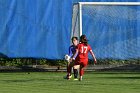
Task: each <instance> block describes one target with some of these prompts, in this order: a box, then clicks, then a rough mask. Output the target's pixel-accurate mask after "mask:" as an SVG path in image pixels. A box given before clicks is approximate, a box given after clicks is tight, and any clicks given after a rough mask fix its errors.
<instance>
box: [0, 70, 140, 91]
mask: <svg viewBox="0 0 140 93" xmlns="http://www.w3.org/2000/svg"><path fill="white" fill-rule="evenodd" d="M65 75H66V73H63V72H31V73H30V74H28V73H25V72H22V73H0V93H140V73H138V72H137V73H136V72H127V73H125V72H123V73H121V72H112V73H111V72H89V73H87V72H85V75H84V79H83V81H73V79H71V80H65V79H63V76H65Z"/></svg>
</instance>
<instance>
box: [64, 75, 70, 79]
mask: <svg viewBox="0 0 140 93" xmlns="http://www.w3.org/2000/svg"><path fill="white" fill-rule="evenodd" d="M71 78H72V75H70V76H68V75H67V76H64V79H71Z"/></svg>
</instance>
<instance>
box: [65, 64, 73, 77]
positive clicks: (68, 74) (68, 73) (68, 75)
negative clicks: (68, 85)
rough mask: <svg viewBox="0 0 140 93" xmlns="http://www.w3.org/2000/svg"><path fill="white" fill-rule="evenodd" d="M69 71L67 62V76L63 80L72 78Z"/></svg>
mask: <svg viewBox="0 0 140 93" xmlns="http://www.w3.org/2000/svg"><path fill="white" fill-rule="evenodd" d="M71 69H72V67H70V62H68V63H67V75H66V76H65V77H64V79H68V77H69V78H72V74H71Z"/></svg>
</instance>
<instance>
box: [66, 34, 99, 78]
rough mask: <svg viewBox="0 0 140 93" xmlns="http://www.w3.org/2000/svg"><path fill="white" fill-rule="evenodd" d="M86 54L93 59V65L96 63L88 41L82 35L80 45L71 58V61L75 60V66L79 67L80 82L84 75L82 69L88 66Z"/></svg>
mask: <svg viewBox="0 0 140 93" xmlns="http://www.w3.org/2000/svg"><path fill="white" fill-rule="evenodd" d="M88 52H90V54H91V55H92V57H93V59H94V63H97V61H96V58H95V55H94V53H93V51H92V49H91V47H90V45H89V44H88V40H87V38H86V36H85V35H82V36H81V37H80V43H79V44H78V45H77V48H76V53H75V54H74V56H73V57H72V58H71V61H72V60H75V64H76V65H80V72H79V73H80V77H79V80H80V81H81V80H82V76H83V75H84V68H85V67H86V66H87V65H88ZM70 68H71V67H69V69H70Z"/></svg>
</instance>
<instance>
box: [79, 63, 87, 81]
mask: <svg viewBox="0 0 140 93" xmlns="http://www.w3.org/2000/svg"><path fill="white" fill-rule="evenodd" d="M86 66H87V62H81V64H80V72H79V73H80V77H79V81H82V79H83V75H84V68H85V67H86Z"/></svg>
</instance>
